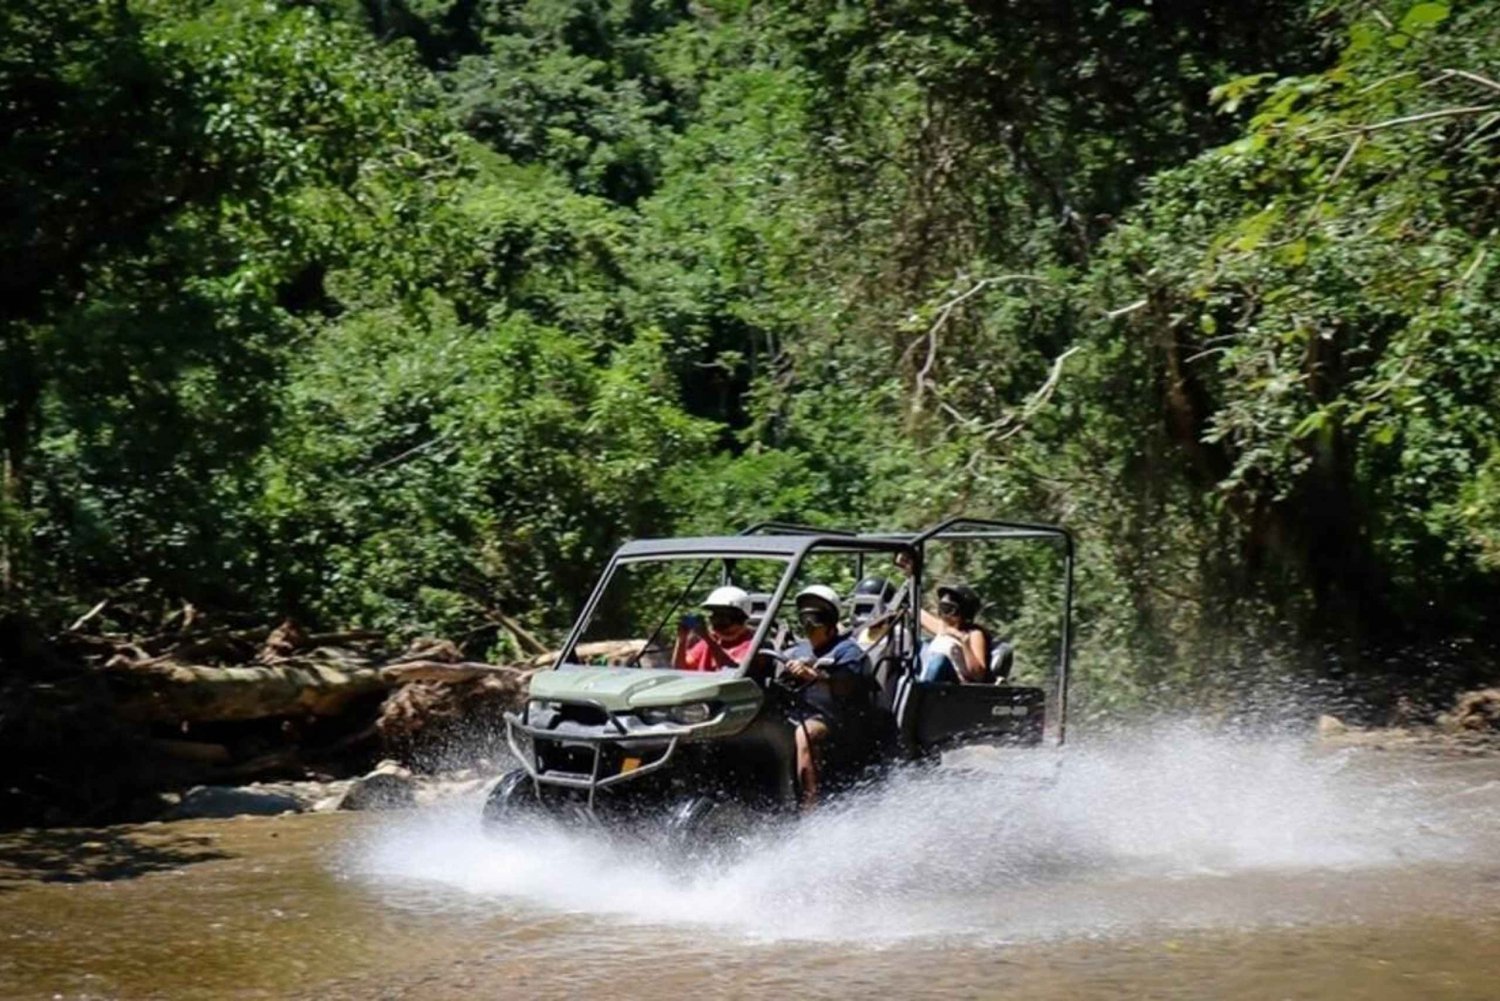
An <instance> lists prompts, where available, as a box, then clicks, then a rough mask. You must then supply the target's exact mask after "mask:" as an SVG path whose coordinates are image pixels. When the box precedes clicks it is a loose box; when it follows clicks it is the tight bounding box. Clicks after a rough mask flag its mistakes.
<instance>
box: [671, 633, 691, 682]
mask: <svg viewBox="0 0 1500 1001" xmlns="http://www.w3.org/2000/svg"><path fill="white" fill-rule="evenodd" d="M687 648H688V630H687V626H683V625H679V626H678V627H677V639H676V640H675V641H673V643H672V667H674V668H675V669H677V670H679V671H686V670H687V669H688V667H687Z"/></svg>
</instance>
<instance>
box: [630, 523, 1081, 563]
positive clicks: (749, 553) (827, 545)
mask: <svg viewBox="0 0 1500 1001" xmlns="http://www.w3.org/2000/svg"><path fill="white" fill-rule="evenodd" d="M934 538H942V539H945V540H963V539H986V538H988V539H993V538H1011V539H1060V540H1063V541H1066V542H1069V543H1070V544H1071V539H1070V538H1069V536H1068V533H1067V531H1066V530H1065V529H1063V528H1060V527H1057V526H1054V525H1039V524H1030V523H1027V522H1001V521H987V520H980V519H970V518H952V519H949V520H947V521H944V522H940V523H939V524H937V525H934V526H933V527H931V528H928V529H925V530H923V531H919V532H876V533H870V534H867V535H852V534H849V533H846V532H838V531H830V532H826V533H824V532H816V531H808V530H797V531H787V532H774V533H771V534H754V535H743V534H742V535H698V536H687V537H683V538H676V539H636V540H634V541H632V542H627V543H625V544H624V545H623V546H621V547H620V548H619V550H618V551H617V552H616V554H615V556H616V558H618V559H623V560H629V559H643V558H649V557H668V556H741V557H751V558H754V557H761V558H775V559H790V558H794V557H799V556H801V555H802V554H803V553H805V552H807V551H808V550H809V549H813V548H817V549H819V550H821V551H823V552H872V551H881V550H885V551H889V550H891V549H895V548H897V547H899V546H913V545H920V544H922V543H924V542H927V541H929V540H931V539H934Z"/></svg>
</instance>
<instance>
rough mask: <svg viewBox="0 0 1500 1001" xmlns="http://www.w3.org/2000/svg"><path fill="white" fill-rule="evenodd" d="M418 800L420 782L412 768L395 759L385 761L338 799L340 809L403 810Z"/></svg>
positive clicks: (355, 782)
mask: <svg viewBox="0 0 1500 1001" xmlns="http://www.w3.org/2000/svg"><path fill="white" fill-rule="evenodd" d="M416 803H417V785H416V781H415V780H414V779H413V778H412V775H411V772H409V771H407V770H406V769H405V768H402V767H401V766H400V765H398V764H396V763H395V762H394V761H382V762H381V763H380V764H379V765H378V766H376V768H375V770H374V771H373V772H371V773H370V774H368V775H366V776H365V777H364V778H359V779H355V780H354V784H353V785H351V786H350V787H349V790H348V791H347V792H345V793H344V798H343V799H342V800H340V801H339V809H341V810H401V809H405V808H407V807H411V806H415V805H416Z"/></svg>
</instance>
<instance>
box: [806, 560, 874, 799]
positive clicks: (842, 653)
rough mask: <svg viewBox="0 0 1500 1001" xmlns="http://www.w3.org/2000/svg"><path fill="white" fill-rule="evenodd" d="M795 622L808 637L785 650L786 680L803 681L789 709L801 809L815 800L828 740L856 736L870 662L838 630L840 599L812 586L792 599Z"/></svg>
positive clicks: (867, 700)
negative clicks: (799, 694)
mask: <svg viewBox="0 0 1500 1001" xmlns="http://www.w3.org/2000/svg"><path fill="white" fill-rule="evenodd" d="M796 607H797V624H798V625H799V626H800V627H801V631H802V634H803V635H804V636H806V637H807V638H806V639H805V640H803V641H802V642H801V643H798V644H797V645H796V646H794V647H792V649H791V650H789V651H787V655H786V656H787V659H786V665H785V672H786V677H787V678H788V679H790V680H791V681H793V682H796V683H801V684H802V685H803V688H802V689H801V692H802V698H801V703H802V704H801V705H799V706H796V707H794V708H793V710H792V714H791V715H792V722H793V723H795V724H796V727H797V731H796V732H797V778H798V780H799V781H800V782H801V785H802V807H803V809H809V808H811V807H813V806H814V805H816V804H817V801H818V759H819V758H820V757H821V756H822V752H823V750H824V748H825V745H827V744H828V743H829V742H830V735H834V739H835V740H837V739H838V737H839V736H843V737H844V738H845V739H857V737H856V736H855V734H854V733H851V732H850V731H858V730H859V728H860V725H861V723H862V722H863V715H864V714H865V713H866V711H867V710H868V708H869V704H870V681H869V661H868V660H867V659H866V657H865V651H864V648H863V647H861V646H860V645H859V644H858V643H856V642H855V641H854V640H853V639H851V638H850V637H849V635H848V634H847V633H842V632H840V631H839V596H838V593H837V592H835V591H834V590H833V588H831V587H826V586H824V585H822V584H813V585H812V586H811V587H806V588H803V589H802V590H801V591H800V592H799V593H798V594H797V598H796Z"/></svg>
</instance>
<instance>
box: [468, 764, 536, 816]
mask: <svg viewBox="0 0 1500 1001" xmlns="http://www.w3.org/2000/svg"><path fill="white" fill-rule="evenodd" d="M541 813H542V804H541V801H540V800H539V799H538V798H537V794H536V783H535V782H533V781H532V779H531V776H530V775H527V774H526V769H524V768H516V769H513V770H512V771H508V772H506V773H505V774H504V775H502V776H500V781H499V782H496V783H495V787H494V788H493V789H491V790H490V794H489V796H488V797H486V798H485V801H484V813H483V814H482V815H481V823H482V824H483V825H484V828H485V830H487V831H492V830H495V829H496V828H499V827H502V826H504V825H506V824H513V823H515V822H516V821H518V820H527V819H530V818H535V817H539V816H541Z"/></svg>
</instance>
